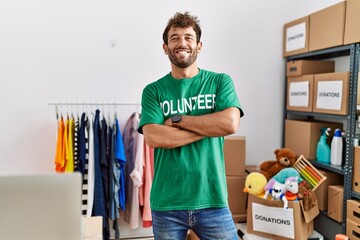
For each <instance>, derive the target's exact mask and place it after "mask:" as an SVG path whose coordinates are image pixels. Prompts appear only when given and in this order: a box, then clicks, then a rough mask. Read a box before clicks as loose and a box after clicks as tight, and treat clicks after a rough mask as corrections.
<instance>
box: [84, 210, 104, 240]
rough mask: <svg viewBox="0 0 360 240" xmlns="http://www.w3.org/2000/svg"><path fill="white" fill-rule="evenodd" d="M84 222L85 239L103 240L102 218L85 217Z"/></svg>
mask: <svg viewBox="0 0 360 240" xmlns="http://www.w3.org/2000/svg"><path fill="white" fill-rule="evenodd" d="M82 220H83V228H84V229H83V235H84V239H91V240H102V239H103V218H102V217H101V216H96V217H83V219H82Z"/></svg>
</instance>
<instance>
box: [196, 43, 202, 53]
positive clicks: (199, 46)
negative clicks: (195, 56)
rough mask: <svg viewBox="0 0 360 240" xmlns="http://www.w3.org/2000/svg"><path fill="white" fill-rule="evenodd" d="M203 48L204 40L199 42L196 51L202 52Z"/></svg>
mask: <svg viewBox="0 0 360 240" xmlns="http://www.w3.org/2000/svg"><path fill="white" fill-rule="evenodd" d="M201 49H202V42H199V43H198V44H197V47H196V51H197V52H198V53H200V52H201Z"/></svg>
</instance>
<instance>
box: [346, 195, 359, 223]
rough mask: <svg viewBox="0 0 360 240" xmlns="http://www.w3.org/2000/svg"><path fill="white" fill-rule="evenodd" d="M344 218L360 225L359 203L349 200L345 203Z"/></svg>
mask: <svg viewBox="0 0 360 240" xmlns="http://www.w3.org/2000/svg"><path fill="white" fill-rule="evenodd" d="M346 217H347V219H350V220H352V221H354V222H356V223H357V224H359V225H360V201H359V200H354V199H349V200H347V201H346Z"/></svg>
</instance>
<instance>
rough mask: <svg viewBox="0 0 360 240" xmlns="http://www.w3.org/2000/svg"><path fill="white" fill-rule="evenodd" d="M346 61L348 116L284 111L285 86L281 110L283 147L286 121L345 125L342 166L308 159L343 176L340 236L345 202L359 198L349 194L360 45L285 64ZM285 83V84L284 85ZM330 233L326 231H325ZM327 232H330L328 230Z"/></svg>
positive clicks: (344, 229)
mask: <svg viewBox="0 0 360 240" xmlns="http://www.w3.org/2000/svg"><path fill="white" fill-rule="evenodd" d="M344 56H346V57H349V73H350V79H349V96H348V97H349V101H348V113H347V115H334V114H322V113H314V112H300V111H287V110H286V100H287V87H286V85H285V101H284V103H285V106H284V122H283V129H284V131H283V138H282V139H283V142H282V145H283V146H284V145H285V120H286V119H288V118H289V117H291V116H298V117H306V118H307V119H308V120H312V119H316V118H321V119H328V120H332V121H335V122H336V121H345V122H346V144H345V146H344V151H345V159H344V160H343V165H342V166H334V165H326V164H322V163H319V162H317V161H316V159H309V160H310V161H311V163H312V164H313V165H314V166H316V167H319V168H322V169H325V170H328V171H331V172H335V173H338V174H341V175H343V176H344V206H343V222H342V224H341V225H342V226H341V229H342V232H343V233H345V232H346V202H347V200H348V199H352V198H355V199H360V194H359V193H356V192H353V191H352V174H353V158H354V148H353V142H354V139H355V137H356V119H357V86H358V72H359V58H360V45H359V43H356V44H350V45H345V46H339V47H333V48H329V49H324V50H320V51H314V52H308V53H305V54H299V55H295V56H290V57H287V58H286V61H292V60H324V59H329V58H337V57H344ZM285 82H286V81H285ZM328 229H329V228H328ZM329 230H330V229H329Z"/></svg>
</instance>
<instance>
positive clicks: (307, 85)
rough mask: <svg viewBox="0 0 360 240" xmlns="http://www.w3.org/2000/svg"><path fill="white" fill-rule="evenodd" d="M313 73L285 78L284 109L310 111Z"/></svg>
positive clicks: (311, 106) (311, 107)
mask: <svg viewBox="0 0 360 240" xmlns="http://www.w3.org/2000/svg"><path fill="white" fill-rule="evenodd" d="M313 92H314V75H304V76H300V77H289V78H288V79H287V97H286V109H287V110H293V111H303V112H312V109H313V96H314V93H313Z"/></svg>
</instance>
